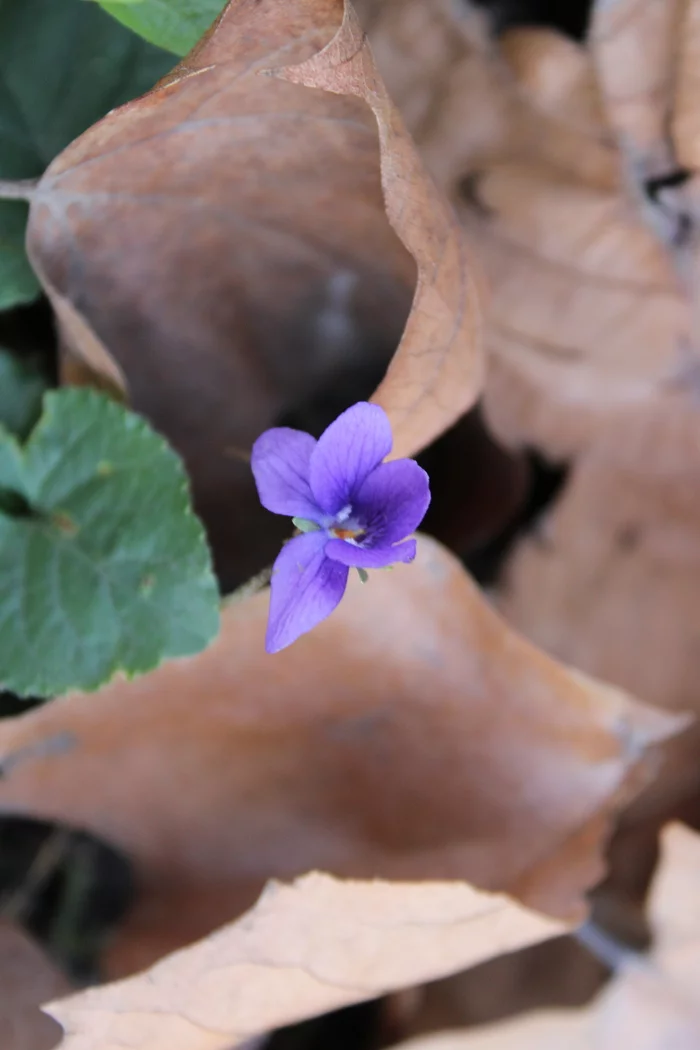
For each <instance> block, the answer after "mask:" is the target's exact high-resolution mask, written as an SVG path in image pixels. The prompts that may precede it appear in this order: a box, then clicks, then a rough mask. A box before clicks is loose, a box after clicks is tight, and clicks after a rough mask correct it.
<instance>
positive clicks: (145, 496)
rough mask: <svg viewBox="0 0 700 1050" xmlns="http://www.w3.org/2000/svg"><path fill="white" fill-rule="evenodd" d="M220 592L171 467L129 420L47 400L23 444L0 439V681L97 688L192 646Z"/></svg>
mask: <svg viewBox="0 0 700 1050" xmlns="http://www.w3.org/2000/svg"><path fill="white" fill-rule="evenodd" d="M218 629H219V595H218V590H217V585H216V581H215V579H214V575H213V572H212V568H211V558H210V555H209V550H208V547H207V544H206V540H205V536H204V530H203V528H202V525H201V523H200V522H199V520H198V518H197V517H196V516H195V515H194V513H193V511H192V509H191V506H190V498H189V487H188V481H187V476H186V474H185V470H184V467H183V465H182V463H181V461H180V459H179V457H178V456H177V455H176V454H175V452H174V451H173V450H172V449H171V448H170V447H169V445H168V444H167V443H166V442H165V440H164V439H163V438H162V437H161V436H160V435H159V434H157V433H156V432H155V431H154V430H153V429H152V428H151V427H150V426H149V425H148V423H147V422H146V421H145V420H144V419H142V418H141V417H140V416H138V415H136V414H135V413H133V412H130V411H129V410H128V409H125V408H123V407H122V406H121V405H118V404H116V403H115V402H113V401H110V400H109V399H108V398H107V397H105V396H103V395H102V394H98V393H96V392H95V391H92V390H87V389H65V390H56V391H51V392H50V393H48V394H46V395H45V397H44V411H43V414H42V417H41V419H40V421H39V423H38V424H37V426H36V427H35V428H34V430H33V431H32V433H31V436H30V438H29V440H28V441H27V443H26V444H25V445H24V446H21V445H20V444H19V443H18V441H17V440H16V439H15V438H14V437H13V436H12V435H11V434H10V433H9V431H7V430H6V429H4V428H0V682H1V683H2V685H3V686H4V687H5V688H8V689H12V690H13V691H14V692H16V693H19V694H20V695H41V696H47V695H55V694H59V693H64V692H67V691H68V690H70V689H84V690H90V689H96V688H98V687H99V686H100V685H103V684H104V683H105V682H107V681H109V679H110V678H112V677H113V675H114V674H116V673H117V672H123V673H124V674H126V675H129V676H131V675H135V674H139V673H143V672H145V671H150V670H152V669H153V668H154V667H156V666H157V665H158V664H159V663H161V662H162V661H163V660H165V659H168V658H171V657H178V656H187V655H191V654H193V653H197V652H199V651H201V650H202V649H204V648H205V647H206V646H207V645H208V644H209V642H211V641H212V640H213V638H214V637H215V636H216V634H217V633H218Z"/></svg>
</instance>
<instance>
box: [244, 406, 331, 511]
mask: <svg viewBox="0 0 700 1050" xmlns="http://www.w3.org/2000/svg"><path fill="white" fill-rule="evenodd" d="M315 447H316V441H315V439H314V438H312V437H311V435H310V434H305V433H304V431H303V430H292V429H291V428H290V427H274V428H273V429H272V430H266V431H265V433H264V434H261V435H260V437H259V438H258V440H257V441H256V442H255V444H254V445H253V451H252V453H251V457H250V465H251V467H252V469H253V476H254V477H255V484H256V485H257V487H258V495H259V497H260V502H261V503H262V505H263V507H266V508H267V510H271V511H272V512H273V513H274V514H286V515H287V516H288V517H290V518H295V517H296V518H310V519H311V520H315V519H316V518H317V517H318V516H319V511H318V505H317V503H316V501H315V499H314V497H313V495H312V493H311V487H310V485H309V465H310V461H311V454H312V452H313V451H314V448H315Z"/></svg>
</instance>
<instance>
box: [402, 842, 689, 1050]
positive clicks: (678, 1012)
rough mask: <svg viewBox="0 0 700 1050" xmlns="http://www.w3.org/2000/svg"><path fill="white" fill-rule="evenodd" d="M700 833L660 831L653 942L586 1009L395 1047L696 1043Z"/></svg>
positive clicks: (461, 1049) (615, 1047) (659, 1049)
mask: <svg viewBox="0 0 700 1050" xmlns="http://www.w3.org/2000/svg"><path fill="white" fill-rule="evenodd" d="M698 878H700V838H699V837H698V836H697V835H696V834H693V833H692V832H690V831H688V830H686V829H685V828H682V827H680V826H676V827H671V828H669V829H668V830H667V831H666V832H665V834H664V861H663V865H662V867H661V870H660V872H659V875H658V876H657V879H656V881H655V884H654V892H653V900H652V916H653V919H654V925H655V929H656V934H657V937H656V946H655V949H654V952H653V954H652V957H651V960H649V961H645V960H643V959H642V958H641V957H637V958H635V957H631V958H630V959H629V961H627V962H625V963H623V964H622V966H621V968H620V972H619V974H618V975H617V977H616V978H615V980H614V981H613V982H612V983H611V985H610V986H609V987H608V988H607V989H605V990H604V991H603V992H602V993H601V995H600V996H599V997H598V999H597V1000H596V1001H595V1002H594V1003H593V1004H592V1005H591V1007H589V1008H586V1009H585V1010H578V1011H564V1010H557V1011H546V1012H544V1011H543V1012H540V1013H536V1014H531V1015H528V1016H526V1017H524V1018H516V1019H514V1020H511V1021H507V1022H505V1023H501V1024H495V1025H490V1026H488V1028H485V1029H483V1030H481V1031H476V1032H451V1033H445V1034H441V1035H436V1036H430V1037H428V1038H424V1039H413V1040H411V1041H409V1042H407V1043H404V1044H402V1046H401V1048H400V1050H559V1048H560V1047H562V1046H566V1047H567V1048H571V1050H620V1048H621V1047H625V1048H627V1047H629V1048H634V1050H671V1048H673V1050H697V1047H698V1046H700V1008H699V1007H698V1002H697V988H698V981H700V910H699V909H698V903H697V884H698Z"/></svg>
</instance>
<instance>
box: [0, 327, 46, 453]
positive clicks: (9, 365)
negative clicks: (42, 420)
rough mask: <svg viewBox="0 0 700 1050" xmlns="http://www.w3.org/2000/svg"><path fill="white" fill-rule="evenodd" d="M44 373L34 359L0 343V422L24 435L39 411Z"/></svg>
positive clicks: (30, 427)
mask: <svg viewBox="0 0 700 1050" xmlns="http://www.w3.org/2000/svg"><path fill="white" fill-rule="evenodd" d="M47 385H48V384H47V381H46V377H45V376H44V375H43V374H42V372H41V371H40V370H39V368H38V367H37V366H36V364H35V363H34V361H32V360H27V359H25V358H22V357H19V356H18V355H16V354H13V353H11V352H10V351H9V350H5V349H3V347H1V346H0V425H2V426H3V427H5V428H6V429H7V430H9V431H10V433H11V434H15V435H16V436H17V437H20V438H24V437H26V436H27V434H28V433H29V431H30V430H31V429H32V427H33V426H34V424H35V423H36V422H37V420H38V419H39V416H40V415H41V398H42V396H43V394H44V391H45V390H46V387H47Z"/></svg>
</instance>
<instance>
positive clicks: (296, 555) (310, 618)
mask: <svg viewBox="0 0 700 1050" xmlns="http://www.w3.org/2000/svg"><path fill="white" fill-rule="evenodd" d="M327 542H328V538H327V535H326V533H325V532H321V531H319V532H307V533H304V534H303V535H302V536H296V537H295V538H294V539H293V540H290V541H289V543H286V544H285V545H284V547H283V548H282V550H281V551H280V553H279V554H278V556H277V560H276V561H275V564H274V566H273V570H272V580H271V582H270V588H271V593H270V613H269V618H268V622H267V636H266V639H265V648H266V650H267V652H268V653H276V652H279V650H280V649H284V648H286V646H288V645H291V644H292V642H295V641H296V640H297V638H298V637H299V636H300V635H302V634H306V632H307V631H310V630H311V629H312V628H314V627H316V625H317V624H319V623H320V622H321V620H325V618H326V617H327V616H328V615H330V613H332V612H333V610H334V609H335V607H336V605H337V604H338V603H339V601H340V599H341V598H342V597H343V594H344V593H345V587H346V585H347V582H348V569H347V567H346V566H344V565H341V564H340V563H339V562H337V561H332V560H330V559H329V558H327V557H326V554H325V551H324V547H325V545H326V543H327Z"/></svg>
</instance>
